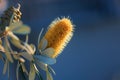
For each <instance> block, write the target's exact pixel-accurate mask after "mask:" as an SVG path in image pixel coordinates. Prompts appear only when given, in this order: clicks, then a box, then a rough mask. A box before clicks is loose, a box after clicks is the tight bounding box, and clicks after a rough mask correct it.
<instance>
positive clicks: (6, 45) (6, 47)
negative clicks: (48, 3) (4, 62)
mask: <svg viewBox="0 0 120 80" xmlns="http://www.w3.org/2000/svg"><path fill="white" fill-rule="evenodd" d="M7 43H8V42H7V40H6V39H5V41H4V47H5V48H4V49H5V55H6V57H7V59H8V60H9V61H10V62H12V63H13V58H12V56H11V53H10V51H9V49H8V44H7Z"/></svg>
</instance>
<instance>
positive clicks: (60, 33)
mask: <svg viewBox="0 0 120 80" xmlns="http://www.w3.org/2000/svg"><path fill="white" fill-rule="evenodd" d="M73 30H74V28H73V24H72V22H71V21H70V19H68V18H62V19H56V20H55V21H53V22H52V24H51V25H50V26H49V28H48V31H47V33H46V34H45V36H44V38H45V39H46V40H47V41H48V45H47V48H49V47H52V48H53V49H54V54H52V55H51V56H50V57H51V58H56V57H57V56H58V55H59V54H60V53H61V52H62V51H63V49H64V47H65V46H66V44H67V43H68V42H69V41H70V39H71V37H72V35H73Z"/></svg>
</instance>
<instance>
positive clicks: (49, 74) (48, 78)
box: [46, 70, 53, 80]
mask: <svg viewBox="0 0 120 80" xmlns="http://www.w3.org/2000/svg"><path fill="white" fill-rule="evenodd" d="M46 76H47V80H53V77H52V75H51V73H50V72H49V71H48V70H46Z"/></svg>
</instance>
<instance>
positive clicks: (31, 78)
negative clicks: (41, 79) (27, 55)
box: [29, 63, 36, 80]
mask: <svg viewBox="0 0 120 80" xmlns="http://www.w3.org/2000/svg"><path fill="white" fill-rule="evenodd" d="M35 76H36V71H35V69H34V66H33V64H32V63H31V64H30V72H29V80H34V79H35Z"/></svg>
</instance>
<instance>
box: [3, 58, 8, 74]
mask: <svg viewBox="0 0 120 80" xmlns="http://www.w3.org/2000/svg"><path fill="white" fill-rule="evenodd" d="M7 68H8V60H7V59H6V60H5V64H4V68H3V74H5V73H6V71H7Z"/></svg>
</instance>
